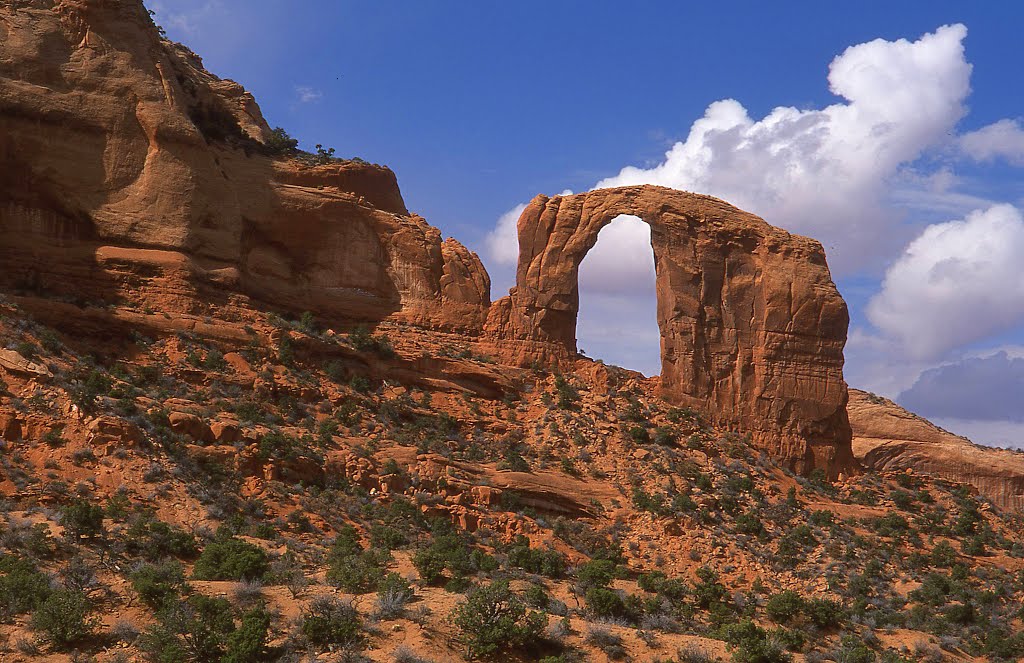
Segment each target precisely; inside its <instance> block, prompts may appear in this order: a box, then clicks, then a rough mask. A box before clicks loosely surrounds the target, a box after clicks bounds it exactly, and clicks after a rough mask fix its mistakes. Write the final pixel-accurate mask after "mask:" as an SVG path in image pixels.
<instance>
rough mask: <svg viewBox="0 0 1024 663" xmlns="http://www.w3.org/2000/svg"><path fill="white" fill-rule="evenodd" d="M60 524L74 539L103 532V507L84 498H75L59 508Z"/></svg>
mask: <svg viewBox="0 0 1024 663" xmlns="http://www.w3.org/2000/svg"><path fill="white" fill-rule="evenodd" d="M60 524H61V526H62V527H63V528H64V531H65V532H66V533H67V534H68V536H70V537H72V538H74V539H76V540H77V539H80V538H82V537H90V538H91V537H94V536H98V535H101V534H103V532H104V529H103V507H102V506H100V505H99V504H92V503H91V502H87V501H86V500H76V501H75V502H72V503H71V504H69V505H67V506H65V507H64V508H63V509H62V510H61V514H60Z"/></svg>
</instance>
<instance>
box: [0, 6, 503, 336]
mask: <svg viewBox="0 0 1024 663" xmlns="http://www.w3.org/2000/svg"><path fill="white" fill-rule="evenodd" d="M268 132H269V129H268V127H267V124H266V122H265V121H264V119H263V117H262V115H261V113H260V111H259V107H258V106H257V105H256V102H255V101H254V100H253V98H252V96H251V95H249V94H248V93H247V92H245V91H244V90H243V89H242V88H241V86H239V85H237V84H236V83H233V82H230V81H223V80H219V79H217V78H216V77H214V76H212V75H211V74H209V73H207V72H206V71H205V70H204V69H203V68H202V63H201V61H200V60H199V58H198V57H197V56H195V55H194V54H192V53H191V52H190V51H188V50H187V49H185V48H184V47H181V46H178V45H175V44H171V43H170V42H167V41H165V40H161V39H160V37H159V35H158V33H157V30H156V27H155V26H154V25H153V23H152V21H151V19H150V17H149V15H148V13H147V12H146V11H145V9H144V8H143V6H142V3H141V2H134V1H133V2H104V1H101V0H62V1H59V2H58V1H56V0H52V1H41V2H32V3H24V2H18V3H14V4H13V5H12V4H11V3H7V4H6V5H4V6H3V7H0V260H2V261H3V265H4V269H3V270H2V272H0V279H2V281H3V283H4V285H5V286H7V287H8V288H10V287H18V288H21V289H22V290H23V291H27V292H28V291H30V292H34V293H46V294H47V295H48V296H63V297H70V298H73V299H75V300H77V301H82V302H85V301H88V302H92V303H96V304H104V303H119V304H130V305H133V306H137V307H149V308H155V309H159V310H169V311H175V310H190V311H192V312H201V310H197V309H202V308H203V303H204V302H217V303H226V302H227V301H228V300H230V299H231V297H232V296H234V295H245V296H249V297H252V298H255V299H259V300H265V301H269V302H273V303H275V304H277V305H279V306H285V307H288V308H293V309H296V310H302V309H316V310H318V311H322V312H324V313H325V314H326V315H330V314H335V315H339V316H345V317H348V318H364V319H370V320H379V319H382V318H384V317H386V316H388V315H392V314H399V315H404V316H407V317H409V318H411V319H412V320H413V321H415V322H417V323H420V324H423V325H426V326H431V327H435V326H436V327H445V326H446V325H452V326H453V327H455V328H458V329H461V328H463V327H466V326H470V327H472V326H473V325H477V326H479V324H480V322H481V321H482V314H479V313H478V312H479V311H480V310H481V308H482V307H486V306H487V304H488V303H489V302H488V300H487V295H486V293H481V289H480V287H479V284H480V282H481V277H479V276H478V275H475V274H472V275H471V274H467V272H466V266H467V265H469V266H470V268H472V267H473V266H474V261H475V258H474V257H473V256H472V255H471V254H469V252H468V251H466V250H465V249H464V248H462V247H461V246H459V245H457V243H454V241H452V240H449V243H448V246H449V248H448V250H447V254H448V257H446V256H445V252H444V251H443V250H442V242H441V235H440V233H439V232H438V230H437V229H436V228H433V227H431V226H429V225H428V224H427V223H426V222H425V221H424V220H423V219H422V218H420V217H417V216H415V215H410V214H409V213H408V211H407V210H406V208H405V204H404V202H403V201H402V196H401V194H400V193H399V190H398V185H397V183H396V181H395V177H394V174H393V173H392V172H391V171H390V170H388V169H386V168H382V167H379V166H374V165H369V164H364V163H355V162H344V163H333V164H329V165H322V166H318V167H310V166H307V165H303V164H301V163H299V162H296V161H295V160H291V159H274V158H270V157H269V156H267V155H266V150H265V149H264V148H263V147H262V145H261V141H263V140H264V139H265V138H266V136H267V135H268ZM456 255H459V256H461V258H460V260H458V261H456V260H455V259H454V258H453V256H456ZM475 265H477V266H478V265H479V262H478V261H476V262H475ZM453 269H454V270H455V272H454V273H453V272H452V271H450V270H453ZM467 279H468V280H467ZM442 280H443V281H444V285H443V286H442ZM142 281H145V282H146V284H147V285H148V286H150V287H147V288H138V287H133V284H134V285H135V286H137V285H138V284H139V282H142ZM466 298H469V299H468V300H467V299H466ZM448 305H450V306H451V308H452V309H453V311H454V313H453V314H451V315H448V314H447V310H448V309H447V306H448ZM474 314H476V315H474Z"/></svg>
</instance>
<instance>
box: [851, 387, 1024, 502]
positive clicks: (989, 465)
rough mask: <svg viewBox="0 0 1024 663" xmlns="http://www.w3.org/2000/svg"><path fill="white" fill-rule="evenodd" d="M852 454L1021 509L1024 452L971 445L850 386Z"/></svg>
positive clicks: (866, 461)
mask: <svg viewBox="0 0 1024 663" xmlns="http://www.w3.org/2000/svg"><path fill="white" fill-rule="evenodd" d="M849 412H850V424H851V425H852V427H853V453H854V455H855V456H856V457H857V460H859V461H860V462H861V463H862V464H863V465H864V467H866V468H868V469H873V470H908V469H909V470H913V471H914V472H919V473H921V474H928V475H931V476H934V477H940V478H943V479H948V480H950V481H958V482H962V483H968V484H971V485H972V486H974V487H975V488H977V489H978V492H979V493H981V494H982V495H984V496H985V497H987V498H988V499H990V500H992V502H993V503H995V504H997V505H999V506H1002V507H1006V508H1011V509H1021V508H1024V454H1021V453H1018V452H1014V451H1009V450H1006V449H993V448H991V447H982V446H979V445H977V444H973V443H972V442H971V441H970V440H968V439H967V438H965V437H960V436H957V435H954V434H952V433H950V432H948V431H945V430H943V429H941V428H939V427H938V426H936V425H935V424H933V423H931V422H930V421H928V420H927V419H924V418H922V417H919V416H917V415H916V414H913V413H912V412H907V411H906V410H904V409H903V408H901V407H900V406H899V405H897V404H896V403H893V402H892V401H890V400H888V399H886V398H882V397H880V396H875V395H874V394H869V393H867V392H863V391H859V390H857V389H851V390H850V405H849Z"/></svg>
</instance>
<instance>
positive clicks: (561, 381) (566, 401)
mask: <svg viewBox="0 0 1024 663" xmlns="http://www.w3.org/2000/svg"><path fill="white" fill-rule="evenodd" d="M555 392H556V393H557V394H558V407H560V408H561V409H563V410H572V409H574V408H575V407H576V405H577V404H578V403H579V400H580V393H579V392H578V391H576V388H575V387H573V386H572V384H570V383H569V381H568V380H566V379H565V378H564V377H562V376H561V375H559V376H558V377H556V378H555Z"/></svg>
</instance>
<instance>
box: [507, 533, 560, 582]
mask: <svg viewBox="0 0 1024 663" xmlns="http://www.w3.org/2000/svg"><path fill="white" fill-rule="evenodd" d="M508 565H509V566H510V567H512V568H515V569H523V570H524V571H526V572H527V573H536V574H539V575H542V576H546V577H548V578H560V577H561V576H562V575H563V574H564V573H565V556H564V555H562V553H560V552H558V551H557V550H551V549H550V548H549V549H541V548H531V547H530V540H529V539H527V538H526V537H525V536H519V537H517V538H516V540H515V542H514V543H513V545H512V547H511V548H509V549H508Z"/></svg>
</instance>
